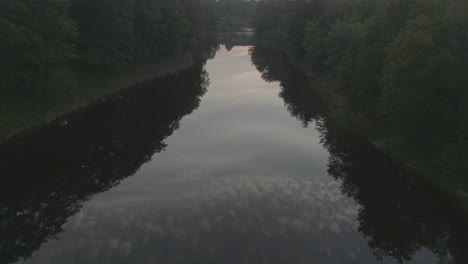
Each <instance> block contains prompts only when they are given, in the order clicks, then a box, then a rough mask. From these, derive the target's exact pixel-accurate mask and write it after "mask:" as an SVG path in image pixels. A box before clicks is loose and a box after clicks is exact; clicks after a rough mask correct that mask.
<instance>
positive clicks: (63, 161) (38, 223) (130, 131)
mask: <svg viewBox="0 0 468 264" xmlns="http://www.w3.org/2000/svg"><path fill="white" fill-rule="evenodd" d="M208 82H209V80H208V77H207V74H206V72H205V71H204V70H203V66H201V65H199V66H195V67H193V68H191V69H189V70H185V71H182V72H180V73H179V74H178V75H174V76H169V77H166V78H163V79H159V80H155V81H149V82H147V83H144V84H141V85H138V86H137V87H133V88H131V89H127V90H125V91H123V92H120V93H116V94H115V95H113V96H110V97H108V98H106V99H105V100H102V101H100V102H97V103H95V104H94V105H92V106H90V107H88V108H86V109H84V110H83V111H79V112H76V113H72V114H70V115H68V116H66V117H64V118H62V119H60V120H57V121H55V122H53V123H52V124H48V125H45V126H42V127H39V128H37V129H35V130H33V131H29V132H27V133H24V134H22V135H19V136H17V137H15V138H13V139H12V140H10V141H8V142H6V143H4V144H3V145H1V146H0V170H1V174H2V184H1V185H0V186H1V187H0V262H1V263H11V262H15V261H17V260H19V259H20V258H27V257H29V256H30V255H31V253H32V252H33V251H35V250H37V249H38V248H39V247H40V246H41V244H43V243H44V242H46V241H48V240H50V239H52V238H55V237H56V236H57V235H58V234H59V233H60V232H61V231H62V226H63V225H64V224H65V223H66V221H67V219H68V218H69V217H70V216H72V215H74V214H75V213H77V212H78V211H79V210H80V208H81V207H82V205H83V203H84V202H85V201H86V200H88V199H89V198H90V197H91V196H92V195H94V194H96V193H99V192H103V191H106V190H109V189H110V188H112V187H113V186H115V185H117V184H119V183H120V181H122V180H123V179H125V178H126V177H129V176H132V175H133V174H134V173H135V172H136V171H137V170H138V169H139V168H140V166H141V165H142V164H144V163H146V162H148V161H149V160H150V159H151V157H152V155H153V154H154V153H157V152H160V151H162V150H164V148H165V143H164V139H165V138H166V137H168V136H169V135H171V134H172V133H173V131H174V130H176V129H177V128H178V125H179V121H180V120H181V118H182V117H183V116H185V115H187V114H190V113H191V112H192V111H194V110H195V109H196V108H198V106H199V103H200V98H201V96H203V94H204V93H205V91H206V87H207V84H208Z"/></svg>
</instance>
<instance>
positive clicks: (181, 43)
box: [0, 0, 214, 95]
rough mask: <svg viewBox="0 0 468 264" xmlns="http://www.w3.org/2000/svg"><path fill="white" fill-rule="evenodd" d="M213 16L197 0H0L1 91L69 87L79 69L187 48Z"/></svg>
mask: <svg viewBox="0 0 468 264" xmlns="http://www.w3.org/2000/svg"><path fill="white" fill-rule="evenodd" d="M213 23H214V16H213V11H212V7H211V5H210V4H209V2H208V1H204V0H112V1H111V0H41V1H35V0H17V1H9V0H1V1H0V34H1V36H2V41H0V57H1V58H2V61H1V62H0V93H1V94H2V95H6V94H7V95H11V94H20V95H24V94H28V95H31V94H43V93H44V92H50V91H52V93H53V91H54V89H55V90H56V89H60V90H66V89H72V88H73V87H74V85H75V82H76V75H77V73H78V72H91V73H96V72H108V71H115V70H117V69H121V68H122V67H123V66H126V65H130V64H135V63H155V62H157V61H158V60H159V59H161V58H164V57H168V56H171V55H177V54H182V53H187V52H190V51H192V50H195V49H196V48H198V46H199V45H201V43H202V42H203V41H204V38H205V36H206V33H207V32H208V30H209V29H210V28H211V27H212V26H213Z"/></svg>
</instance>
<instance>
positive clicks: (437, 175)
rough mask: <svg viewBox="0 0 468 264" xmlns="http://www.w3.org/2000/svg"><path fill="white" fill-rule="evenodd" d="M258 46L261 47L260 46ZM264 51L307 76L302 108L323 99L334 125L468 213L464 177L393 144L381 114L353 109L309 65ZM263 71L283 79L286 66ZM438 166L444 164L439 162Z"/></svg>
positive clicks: (412, 149) (334, 86)
mask: <svg viewBox="0 0 468 264" xmlns="http://www.w3.org/2000/svg"><path fill="white" fill-rule="evenodd" d="M257 47H259V46H258V45H257ZM264 50H265V51H266V52H270V53H272V54H271V55H270V56H271V57H272V58H274V57H277V58H281V60H284V61H286V62H287V64H288V67H291V68H294V69H295V70H297V71H298V72H301V73H302V75H303V76H304V81H303V82H304V83H306V84H305V85H304V86H305V87H304V89H305V90H309V92H305V93H304V96H302V97H303V99H301V100H302V103H300V105H307V104H314V102H315V101H316V100H317V98H320V100H319V101H321V102H323V103H324V104H325V105H326V107H325V108H326V113H325V116H326V117H327V118H329V119H330V120H332V121H333V123H335V124H336V125H337V126H339V127H342V128H343V129H344V130H346V131H350V132H352V133H353V134H355V135H357V136H359V137H361V138H363V139H366V140H367V141H369V142H371V143H372V144H373V145H374V146H375V147H376V148H377V149H379V150H380V151H381V152H382V153H384V154H386V156H389V157H391V158H392V160H394V161H396V162H398V163H399V164H402V165H403V166H404V167H406V168H407V169H408V171H411V172H412V173H411V174H414V175H418V177H419V178H421V180H422V181H424V182H426V183H428V184H430V185H431V186H433V187H434V189H437V190H438V191H439V192H441V193H443V194H444V196H446V197H449V198H450V200H452V201H453V202H454V204H457V205H459V206H458V207H459V208H461V209H462V210H463V211H465V212H467V213H468V191H467V181H466V179H464V178H463V177H453V176H454V175H453V174H449V173H450V171H447V168H451V167H450V166H447V165H446V164H443V165H445V166H437V165H438V164H436V163H434V162H431V160H430V159H428V158H427V156H430V155H417V154H415V153H418V151H419V149H417V148H415V147H414V146H413V145H411V144H408V145H402V144H397V143H396V142H395V141H394V138H395V135H392V133H391V132H390V131H389V130H388V129H385V126H383V125H382V124H381V122H380V121H381V120H379V118H378V115H376V116H377V117H374V118H372V117H368V116H366V115H364V114H362V113H360V112H359V111H356V110H355V109H353V107H352V106H351V105H350V102H349V100H348V98H347V97H346V95H343V91H342V90H340V86H339V84H335V83H334V82H333V80H330V79H329V78H326V77H322V76H320V75H319V74H317V73H316V72H314V71H311V70H310V67H307V65H305V64H303V63H301V62H297V61H295V60H293V59H290V58H288V57H287V55H286V54H285V52H283V51H281V50H277V49H273V50H271V48H270V49H268V47H265V48H264ZM274 54H277V55H274ZM270 63H271V62H270ZM263 68H265V69H269V70H268V71H270V73H269V74H266V76H267V78H271V76H269V75H270V74H272V73H274V74H276V75H278V76H281V74H278V73H279V72H284V71H286V69H285V68H284V67H273V66H271V65H268V64H265V65H263ZM270 68H271V69H270ZM268 71H267V72H268ZM287 78H288V77H287V76H286V79H285V80H283V81H284V82H285V83H287V82H288V80H287ZM280 81H281V78H280ZM289 82H290V81H289ZM290 85H291V84H290ZM301 85H302V84H293V86H301ZM296 89H297V88H296ZM309 93H310V94H313V96H312V98H309V97H307V96H306V95H307V94H309ZM306 97H307V98H306ZM303 110H304V111H306V112H307V111H309V109H306V108H305V109H303ZM313 110H314V109H312V111H313ZM313 115H314V113H313V112H312V113H308V112H307V113H305V114H304V117H307V116H313ZM302 121H303V122H304V123H307V122H308V120H302ZM428 154H431V153H428ZM439 163H442V162H441V161H439ZM458 173H459V174H460V175H466V174H464V173H463V171H460V172H458Z"/></svg>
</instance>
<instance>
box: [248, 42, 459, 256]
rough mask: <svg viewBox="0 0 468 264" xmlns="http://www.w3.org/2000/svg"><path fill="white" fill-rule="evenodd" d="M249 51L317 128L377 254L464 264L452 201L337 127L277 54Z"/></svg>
mask: <svg viewBox="0 0 468 264" xmlns="http://www.w3.org/2000/svg"><path fill="white" fill-rule="evenodd" d="M251 55H252V61H253V63H254V64H255V66H256V67H257V69H258V70H259V71H260V72H261V73H262V77H263V78H264V79H265V80H266V81H278V82H279V83H280V85H281V92H280V97H282V98H283V99H284V102H285V104H286V107H287V109H288V110H289V111H290V113H291V115H292V116H294V117H296V118H297V119H299V120H300V121H301V122H302V123H303V124H308V123H311V122H314V123H315V125H316V127H317V129H318V130H319V131H320V132H321V138H322V139H321V140H322V144H323V145H324V147H325V148H326V149H327V150H328V151H329V153H330V158H329V163H328V172H329V174H330V175H331V176H332V177H333V178H335V179H336V180H340V182H341V187H340V188H341V190H342V192H343V194H345V195H347V196H349V197H351V198H353V199H354V200H355V201H356V202H357V203H358V204H359V205H360V209H359V214H358V221H359V231H360V232H362V233H363V234H364V236H365V237H367V238H368V240H369V242H368V244H369V246H370V247H371V248H372V249H373V251H374V253H375V255H376V256H377V257H378V258H383V257H394V258H396V259H397V260H398V261H399V262H405V261H410V260H411V259H412V257H413V256H414V254H415V253H416V252H417V251H418V250H420V249H429V250H430V251H431V252H433V253H434V254H436V255H437V256H438V258H439V260H440V262H441V263H467V261H468V252H467V251H466V245H468V229H467V225H466V218H465V217H463V215H464V214H463V213H462V212H460V211H458V210H457V209H456V208H454V207H455V206H453V202H452V201H450V200H448V199H446V198H444V195H442V194H441V193H438V192H437V191H435V190H434V189H433V188H432V187H431V186H429V185H428V184H427V183H426V182H424V181H422V180H421V178H419V177H418V176H417V175H415V174H414V173H413V172H411V171H410V170H409V169H408V168H404V167H402V166H400V165H399V164H397V163H395V162H394V161H392V160H391V159H389V158H388V157H386V156H385V155H382V154H381V153H379V151H378V150H377V149H376V148H375V147H374V146H373V145H371V144H369V143H368V142H366V141H365V140H363V139H361V138H359V137H356V136H355V135H353V134H352V133H350V132H349V131H344V130H343V129H340V128H339V127H338V126H337V125H336V124H335V123H334V122H333V120H332V119H331V118H328V117H327V115H326V114H325V111H324V108H323V107H322V106H323V104H322V105H321V104H320V102H318V103H317V101H319V99H318V98H320V97H319V96H317V95H316V94H314V89H313V87H312V85H311V84H310V82H309V84H306V83H307V82H306V81H305V80H304V77H302V80H301V79H300V78H298V77H292V76H294V75H300V73H298V72H294V70H292V68H293V67H292V66H291V65H290V64H288V62H287V61H286V60H285V59H284V58H282V56H281V55H280V54H274V53H273V54H272V53H268V52H266V51H264V50H262V49H260V48H252V50H251ZM291 80H293V81H291ZM294 80H301V82H299V83H296V82H294ZM314 105H315V106H317V107H315V108H314V107H313V106H314Z"/></svg>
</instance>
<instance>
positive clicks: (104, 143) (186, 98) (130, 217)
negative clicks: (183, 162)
mask: <svg viewBox="0 0 468 264" xmlns="http://www.w3.org/2000/svg"><path fill="white" fill-rule="evenodd" d="M250 54H251V57H252V62H253V63H254V65H255V66H256V67H257V69H258V70H259V71H260V73H261V75H262V77H263V79H264V80H265V81H267V82H279V84H280V87H281V90H280V94H279V96H280V97H281V98H282V99H283V100H284V103H285V106H286V108H287V109H288V110H289V112H290V113H291V115H292V116H294V117H295V118H297V119H298V120H299V121H300V122H301V123H302V124H303V125H304V126H315V127H316V128H317V130H318V131H319V132H320V136H321V142H322V144H323V146H324V147H325V148H326V149H327V150H328V152H329V154H330V156H329V160H328V173H329V174H330V176H332V177H333V178H334V179H335V180H336V182H335V181H334V180H333V179H332V178H330V182H323V181H321V180H319V179H314V178H313V177H306V176H304V177H302V176H301V177H302V178H301V177H298V178H292V177H261V176H251V175H247V176H245V177H244V176H239V177H232V178H229V179H224V180H223V179H221V180H220V181H219V182H217V181H213V182H211V185H210V186H208V187H207V189H206V191H204V192H202V193H201V194H200V197H197V199H198V200H199V205H198V206H196V207H192V208H189V209H187V208H177V207H169V208H151V207H149V208H140V207H139V208H128V210H115V211H109V212H105V214H104V215H103V214H102V213H101V214H93V213H92V212H91V213H89V214H87V215H85V216H83V217H82V218H80V219H77V218H72V219H71V220H69V218H70V216H72V215H74V214H76V213H77V212H79V211H80V209H81V207H82V206H83V204H84V202H86V201H87V200H89V199H90V198H91V196H92V195H94V194H97V193H99V192H104V191H106V190H109V189H110V188H112V187H114V186H116V185H117V184H119V183H120V182H121V181H122V180H123V179H125V178H126V177H129V176H132V175H133V174H134V173H135V172H136V171H138V169H139V168H140V166H141V165H142V164H144V163H145V162H148V161H149V160H150V159H151V157H152V155H153V154H154V153H157V152H160V151H162V150H164V148H165V143H164V140H165V139H166V138H167V137H168V136H169V135H171V134H172V133H173V132H174V130H176V129H177V128H178V125H179V122H180V120H181V118H182V117H184V116H185V115H188V114H190V113H192V112H193V111H194V110H195V109H197V107H198V106H199V103H200V98H201V96H203V95H204V93H205V91H206V87H207V84H208V77H207V74H206V72H205V71H204V70H203V67H202V66H197V67H194V68H192V69H190V70H187V71H184V72H181V73H180V74H179V75H178V76H171V77H167V78H163V79H160V80H156V81H153V82H148V83H146V84H143V85H141V86H138V87H134V88H133V89H128V90H125V91H123V92H121V93H117V94H115V95H114V96H111V97H109V98H108V99H106V100H105V101H101V102H98V103H96V104H94V105H93V106H91V107H89V108H86V109H84V110H83V111H80V112H77V113H74V114H70V115H69V116H66V117H65V118H63V119H61V120H57V121H56V122H54V123H52V124H49V125H46V126H43V127H40V128H38V129H36V130H34V131H30V132H28V133H25V134H22V135H19V136H18V137H16V138H14V139H12V140H11V141H9V142H7V143H5V144H3V145H1V146H0V158H1V161H0V170H1V172H2V185H1V186H0V262H1V263H11V262H15V261H18V260H20V259H22V258H26V259H27V258H28V257H29V256H31V254H32V252H33V251H35V250H37V249H39V248H40V247H41V245H42V244H43V243H45V242H47V241H49V240H50V241H52V240H53V238H56V237H57V236H58V235H59V234H60V233H61V232H62V229H63V226H64V224H65V223H66V222H67V221H70V222H69V224H70V225H71V226H73V227H74V228H70V230H67V234H66V235H64V236H63V237H61V240H60V241H55V242H56V244H55V245H52V247H53V249H54V250H53V251H54V254H55V255H54V256H53V257H52V259H54V260H55V261H54V263H64V262H66V261H67V260H70V259H72V260H75V261H76V262H77V263H129V262H132V263H148V262H152V263H157V262H159V263H204V264H206V263H233V264H234V263H271V264H273V263H278V264H279V263H310V262H318V263H322V264H325V263H375V262H376V260H375V256H377V257H378V258H381V259H383V260H384V261H385V263H395V262H406V263H408V262H410V261H411V260H412V259H414V257H415V255H416V254H418V252H420V251H422V250H426V251H429V252H430V253H431V254H433V255H435V256H436V258H437V259H438V260H439V261H440V262H442V263H466V261H467V259H468V256H467V252H466V249H465V248H466V245H468V231H467V228H466V221H465V218H463V217H462V216H461V215H460V214H459V213H458V211H457V210H456V209H455V208H452V206H450V205H451V204H450V201H448V200H446V199H444V198H443V196H441V195H440V194H439V193H437V192H436V191H434V190H432V189H431V188H430V187H429V186H427V185H426V184H425V183H424V182H421V181H420V180H419V178H418V177H416V176H415V175H414V174H412V173H411V172H410V171H409V170H407V169H406V168H403V167H401V166H399V165H398V164H396V163H395V162H393V161H392V160H390V159H389V158H387V157H386V156H384V155H382V154H381V153H379V152H378V150H376V149H375V148H374V147H373V146H372V145H370V144H368V143H367V142H366V141H364V140H362V139H360V138H358V137H355V136H353V134H351V133H349V132H347V131H343V130H341V129H340V128H338V127H337V126H336V125H335V124H334V123H333V120H330V119H328V118H327V115H326V112H325V111H324V109H325V105H324V104H323V102H321V100H320V97H319V96H317V95H316V94H315V92H314V89H311V87H310V86H309V85H308V84H307V80H306V78H305V77H304V76H303V75H301V74H300V73H298V72H297V71H295V70H294V69H293V68H292V67H291V66H290V65H289V64H288V63H287V62H286V61H285V60H284V59H282V58H281V56H280V55H278V54H272V53H267V52H265V51H262V50H261V49H257V48H253V49H251V51H250ZM349 198H352V199H349ZM89 210H99V209H96V208H91V209H89ZM90 215H91V216H90ZM100 217H101V218H105V219H104V220H103V219H99V218H100ZM75 222H79V224H74V223H75ZM357 230H358V231H360V233H357V232H356V231H357ZM361 234H362V235H361ZM363 236H364V238H363ZM363 240H366V241H367V243H368V245H369V247H370V248H371V249H372V252H371V253H369V251H368V250H367V249H363V248H361V246H360V243H361V242H362V241H363ZM82 241H85V243H82ZM372 253H373V254H372ZM45 255H47V254H45ZM45 258H46V259H47V256H46V257H45ZM40 261H41V260H38V262H36V263H51V262H50V261H49V262H47V260H45V261H43V262H40ZM413 263H415V262H413ZM416 263H421V262H416ZM422 263H427V262H422Z"/></svg>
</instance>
